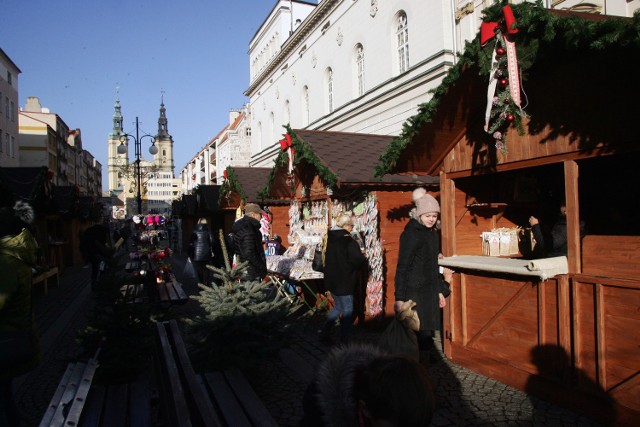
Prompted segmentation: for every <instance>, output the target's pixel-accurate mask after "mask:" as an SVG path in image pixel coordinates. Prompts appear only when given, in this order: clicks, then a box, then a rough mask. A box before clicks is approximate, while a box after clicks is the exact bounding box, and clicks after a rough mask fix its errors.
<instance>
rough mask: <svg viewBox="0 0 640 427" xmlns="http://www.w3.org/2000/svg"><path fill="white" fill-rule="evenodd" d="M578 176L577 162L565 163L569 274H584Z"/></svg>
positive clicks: (569, 161)
mask: <svg viewBox="0 0 640 427" xmlns="http://www.w3.org/2000/svg"><path fill="white" fill-rule="evenodd" d="M578 176H579V170H578V164H577V163H576V161H575V160H567V161H565V162H564V192H565V200H566V208H567V259H568V262H569V273H574V274H577V273H580V272H582V263H581V253H582V252H581V248H580V206H579V196H578Z"/></svg>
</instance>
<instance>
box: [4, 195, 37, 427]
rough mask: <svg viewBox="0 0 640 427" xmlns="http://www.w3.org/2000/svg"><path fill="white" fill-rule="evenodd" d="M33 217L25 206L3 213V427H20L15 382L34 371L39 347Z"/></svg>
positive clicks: (35, 244) (17, 206)
mask: <svg viewBox="0 0 640 427" xmlns="http://www.w3.org/2000/svg"><path fill="white" fill-rule="evenodd" d="M33 219H34V213H33V210H32V209H31V207H30V206H29V205H28V204H26V203H23V202H19V203H17V204H16V205H15V206H14V208H13V209H12V208H2V209H0V271H1V272H2V280H0V361H1V362H0V425H1V426H5V425H6V426H19V425H20V416H19V413H18V410H17V408H16V405H15V402H14V399H13V393H12V382H13V378H16V377H18V376H20V375H23V374H25V373H27V372H29V371H30V370H32V369H33V368H34V367H35V366H36V365H37V364H38V361H39V359H40V345H39V340H38V333H37V331H36V324H35V319H34V317H33V311H32V302H31V280H32V268H34V267H35V264H36V254H37V247H38V246H37V243H36V240H35V238H34V236H33V234H32V232H31V230H30V224H31V223H32V222H33Z"/></svg>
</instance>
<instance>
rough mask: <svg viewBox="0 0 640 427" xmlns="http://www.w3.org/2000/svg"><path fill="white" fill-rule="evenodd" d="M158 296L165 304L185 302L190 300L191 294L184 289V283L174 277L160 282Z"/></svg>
mask: <svg viewBox="0 0 640 427" xmlns="http://www.w3.org/2000/svg"><path fill="white" fill-rule="evenodd" d="M157 289H158V296H159V299H160V302H161V303H163V304H171V305H173V304H184V303H186V302H187V301H189V296H188V295H187V293H186V292H185V291H184V290H183V289H182V283H180V282H178V281H176V280H175V278H174V279H172V280H168V281H162V282H161V283H158V287H157Z"/></svg>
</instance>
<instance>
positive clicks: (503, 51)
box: [496, 47, 506, 56]
mask: <svg viewBox="0 0 640 427" xmlns="http://www.w3.org/2000/svg"><path fill="white" fill-rule="evenodd" d="M505 53H506V51H505V50H504V49H503V48H501V47H499V48H497V49H496V55H498V56H502V55H504V54H505Z"/></svg>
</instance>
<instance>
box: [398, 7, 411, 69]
mask: <svg viewBox="0 0 640 427" xmlns="http://www.w3.org/2000/svg"><path fill="white" fill-rule="evenodd" d="M396 38H397V40H398V71H399V72H400V73H404V72H405V71H407V70H408V69H409V27H408V26H407V15H406V14H405V13H404V12H400V14H399V15H398V19H397V23H396Z"/></svg>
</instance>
